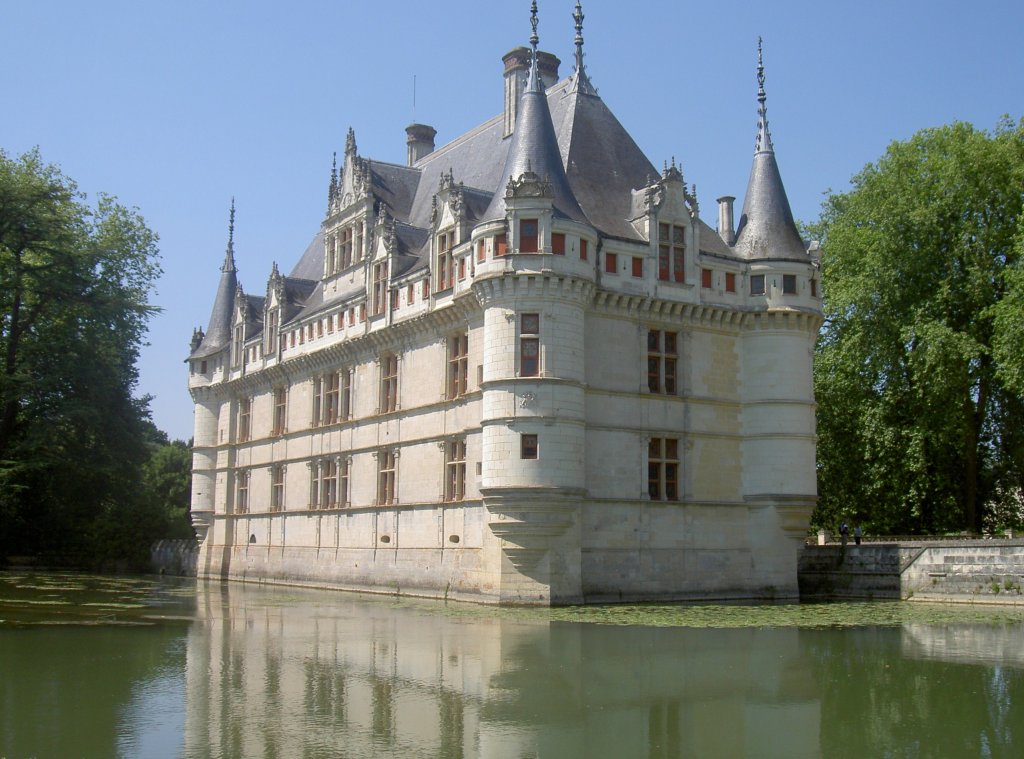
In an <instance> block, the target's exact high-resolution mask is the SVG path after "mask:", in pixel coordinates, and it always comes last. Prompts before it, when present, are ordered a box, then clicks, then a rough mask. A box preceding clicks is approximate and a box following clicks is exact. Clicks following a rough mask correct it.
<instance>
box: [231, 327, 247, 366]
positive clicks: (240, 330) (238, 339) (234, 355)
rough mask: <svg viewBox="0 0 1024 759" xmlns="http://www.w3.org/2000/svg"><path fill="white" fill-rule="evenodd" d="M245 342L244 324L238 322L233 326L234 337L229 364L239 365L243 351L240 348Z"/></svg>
mask: <svg viewBox="0 0 1024 759" xmlns="http://www.w3.org/2000/svg"><path fill="white" fill-rule="evenodd" d="M244 342H245V325H244V324H239V325H237V326H236V327H235V339H234V340H233V341H232V343H231V365H232V366H241V365H242V359H243V358H244V357H245V351H244V350H243V349H242V347H243V343H244Z"/></svg>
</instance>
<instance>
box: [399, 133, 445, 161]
mask: <svg viewBox="0 0 1024 759" xmlns="http://www.w3.org/2000/svg"><path fill="white" fill-rule="evenodd" d="M436 136H437V130H436V129H434V127H432V126H427V125H426V124H410V125H409V126H407V127H406V128H405V144H406V145H408V146H409V156H408V165H409V166H412V165H413V164H414V163H416V161H418V160H420V159H421V158H422V157H423V156H425V155H429V154H430V153H433V152H434V138H435V137H436Z"/></svg>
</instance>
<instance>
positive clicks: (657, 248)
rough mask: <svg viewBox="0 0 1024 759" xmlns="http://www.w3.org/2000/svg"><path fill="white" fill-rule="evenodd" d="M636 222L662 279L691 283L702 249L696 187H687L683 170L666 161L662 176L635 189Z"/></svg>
mask: <svg viewBox="0 0 1024 759" xmlns="http://www.w3.org/2000/svg"><path fill="white" fill-rule="evenodd" d="M633 208H634V219H633V225H634V227H635V228H636V229H637V231H638V232H640V233H641V234H642V235H643V236H644V237H646V238H647V240H648V241H649V242H650V246H651V251H652V255H653V257H654V259H655V261H656V262H657V265H656V276H657V279H658V281H659V282H671V283H676V284H686V283H692V282H693V280H694V278H695V276H696V268H695V267H696V263H695V261H694V253H695V252H696V251H697V250H698V249H699V245H700V240H699V239H698V235H699V225H698V224H697V220H698V218H699V212H700V208H699V206H698V204H697V188H696V186H694V187H692V188H689V189H688V188H687V187H686V182H685V180H684V179H683V172H682V170H681V169H680V168H679V167H678V166H676V159H675V158H673V159H672V164H671V165H669V164H666V165H665V168H664V169H663V170H662V173H661V177H660V178H659V179H657V180H655V181H653V182H651V183H650V184H648V185H647V187H645V188H643V189H642V190H637V191H634V193H633Z"/></svg>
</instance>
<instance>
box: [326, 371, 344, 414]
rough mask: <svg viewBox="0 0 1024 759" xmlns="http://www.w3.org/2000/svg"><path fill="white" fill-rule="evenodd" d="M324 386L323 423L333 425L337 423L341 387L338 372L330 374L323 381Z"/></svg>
mask: <svg viewBox="0 0 1024 759" xmlns="http://www.w3.org/2000/svg"><path fill="white" fill-rule="evenodd" d="M323 384H324V413H323V423H324V424H334V423H335V422H337V421H338V410H339V406H340V403H339V401H340V399H341V387H340V384H341V383H340V376H339V372H331V373H330V374H328V375H327V376H326V377H324V379H323Z"/></svg>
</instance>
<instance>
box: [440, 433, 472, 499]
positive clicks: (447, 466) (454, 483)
mask: <svg viewBox="0 0 1024 759" xmlns="http://www.w3.org/2000/svg"><path fill="white" fill-rule="evenodd" d="M441 446H442V448H443V450H444V500H445V501H447V502H453V501H462V500H464V499H465V497H466V450H467V448H466V438H464V437H459V438H454V439H451V440H446V441H444V442H443V443H442V444H441Z"/></svg>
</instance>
